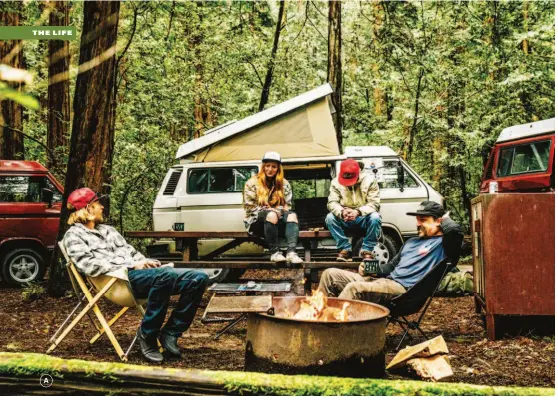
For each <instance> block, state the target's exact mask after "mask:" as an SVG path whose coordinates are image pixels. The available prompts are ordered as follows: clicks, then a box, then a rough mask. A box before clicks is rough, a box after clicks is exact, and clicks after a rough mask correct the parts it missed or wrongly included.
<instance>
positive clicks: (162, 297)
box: [128, 267, 208, 337]
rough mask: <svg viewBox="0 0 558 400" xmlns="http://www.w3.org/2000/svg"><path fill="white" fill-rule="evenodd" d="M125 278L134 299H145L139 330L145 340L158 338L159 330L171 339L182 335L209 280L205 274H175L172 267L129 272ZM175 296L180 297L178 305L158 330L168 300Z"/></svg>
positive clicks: (189, 272)
mask: <svg viewBox="0 0 558 400" xmlns="http://www.w3.org/2000/svg"><path fill="white" fill-rule="evenodd" d="M128 279H129V280H130V284H131V286H132V291H133V293H134V296H135V297H136V298H138V299H147V307H146V309H145V317H144V318H143V321H142V323H141V330H142V332H143V333H144V335H146V336H148V337H149V336H151V337H153V336H158V335H159V332H160V331H161V330H162V331H163V332H165V333H167V334H169V335H172V336H178V337H179V336H181V335H182V333H183V332H185V331H186V330H187V329H188V327H189V326H190V324H191V323H192V320H193V319H194V315H196V310H197V309H198V306H199V304H200V301H201V298H202V296H203V293H204V291H205V288H206V287H207V281H208V277H207V274H206V273H205V272H201V271H194V270H190V271H183V270H181V271H176V270H175V269H174V268H172V267H164V268H150V269H140V270H130V271H128ZM174 294H179V295H180V298H179V300H178V306H176V308H175V309H174V310H173V311H172V313H171V315H170V317H169V319H168V321H167V323H166V324H165V326H164V327H163V328H162V329H161V327H162V326H163V322H164V320H165V316H166V315H167V309H168V307H169V300H170V297H171V296H172V295H174Z"/></svg>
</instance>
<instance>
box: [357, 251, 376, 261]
mask: <svg viewBox="0 0 558 400" xmlns="http://www.w3.org/2000/svg"><path fill="white" fill-rule="evenodd" d="M360 255H361V257H362V261H372V260H374V259H375V258H376V255H375V254H374V253H372V252H371V251H366V250H362V251H361V252H360Z"/></svg>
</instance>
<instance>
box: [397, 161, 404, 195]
mask: <svg viewBox="0 0 558 400" xmlns="http://www.w3.org/2000/svg"><path fill="white" fill-rule="evenodd" d="M397 184H398V185H399V191H400V192H402V191H403V190H404V189H403V187H404V186H405V168H403V164H402V163H401V161H399V162H398V163H397Z"/></svg>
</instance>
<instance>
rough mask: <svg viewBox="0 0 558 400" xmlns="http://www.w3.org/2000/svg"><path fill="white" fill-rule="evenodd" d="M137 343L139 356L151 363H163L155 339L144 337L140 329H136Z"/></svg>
mask: <svg viewBox="0 0 558 400" xmlns="http://www.w3.org/2000/svg"><path fill="white" fill-rule="evenodd" d="M138 342H139V344H140V350H141V354H142V355H143V357H144V358H145V359H146V360H147V361H149V362H152V363H162V362H163V355H162V354H161V353H160V352H159V346H158V345H157V337H147V336H145V335H144V334H143V332H142V331H141V327H140V328H138Z"/></svg>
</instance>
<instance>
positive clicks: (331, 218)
mask: <svg viewBox="0 0 558 400" xmlns="http://www.w3.org/2000/svg"><path fill="white" fill-rule="evenodd" d="M336 219H337V217H336V216H335V215H333V213H329V214H327V215H326V218H325V222H326V225H327V226H330V225H334V224H335V223H336Z"/></svg>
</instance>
